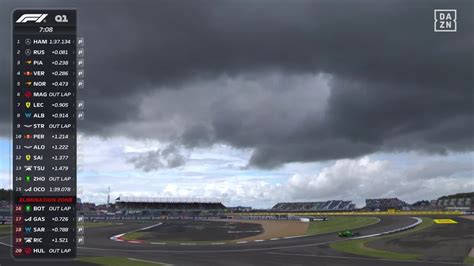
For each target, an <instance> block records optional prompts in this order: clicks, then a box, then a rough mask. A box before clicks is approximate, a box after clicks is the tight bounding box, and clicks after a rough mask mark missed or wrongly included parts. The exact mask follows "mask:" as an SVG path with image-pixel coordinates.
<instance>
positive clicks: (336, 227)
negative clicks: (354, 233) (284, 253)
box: [306, 217, 378, 235]
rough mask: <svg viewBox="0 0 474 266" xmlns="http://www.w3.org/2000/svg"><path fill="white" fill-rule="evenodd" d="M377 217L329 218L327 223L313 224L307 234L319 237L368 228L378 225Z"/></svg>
mask: <svg viewBox="0 0 474 266" xmlns="http://www.w3.org/2000/svg"><path fill="white" fill-rule="evenodd" d="M377 222H378V219H377V218H375V217H329V218H328V220H327V221H318V222H311V223H310V224H309V226H308V229H307V230H306V234H309V235H319V234H325V233H333V232H338V231H343V230H348V229H355V228H359V227H364V226H368V225H371V224H374V223H377Z"/></svg>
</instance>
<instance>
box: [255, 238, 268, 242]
mask: <svg viewBox="0 0 474 266" xmlns="http://www.w3.org/2000/svg"><path fill="white" fill-rule="evenodd" d="M263 241H265V240H263V239H257V240H254V241H253V242H263Z"/></svg>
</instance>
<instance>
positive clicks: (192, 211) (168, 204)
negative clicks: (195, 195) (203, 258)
mask: <svg viewBox="0 0 474 266" xmlns="http://www.w3.org/2000/svg"><path fill="white" fill-rule="evenodd" d="M115 208H116V209H117V210H119V211H122V212H123V213H130V212H134V213H136V212H137V211H139V212H141V213H142V214H151V215H200V214H201V213H211V214H216V213H220V212H223V211H225V210H226V207H225V206H224V205H223V204H222V203H221V202H220V201H219V200H213V199H177V198H152V197H119V198H117V199H116V200H115Z"/></svg>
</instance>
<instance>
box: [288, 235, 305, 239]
mask: <svg viewBox="0 0 474 266" xmlns="http://www.w3.org/2000/svg"><path fill="white" fill-rule="evenodd" d="M305 236H311V235H300V236H285V237H283V239H293V238H299V237H305Z"/></svg>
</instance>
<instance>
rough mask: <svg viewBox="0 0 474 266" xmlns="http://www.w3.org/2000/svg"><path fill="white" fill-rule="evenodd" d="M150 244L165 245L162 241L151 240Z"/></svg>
mask: <svg viewBox="0 0 474 266" xmlns="http://www.w3.org/2000/svg"><path fill="white" fill-rule="evenodd" d="M150 244H152V245H166V243H164V242H151V243H150Z"/></svg>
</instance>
